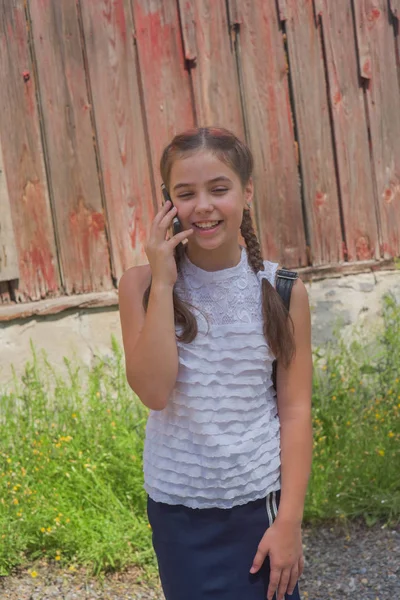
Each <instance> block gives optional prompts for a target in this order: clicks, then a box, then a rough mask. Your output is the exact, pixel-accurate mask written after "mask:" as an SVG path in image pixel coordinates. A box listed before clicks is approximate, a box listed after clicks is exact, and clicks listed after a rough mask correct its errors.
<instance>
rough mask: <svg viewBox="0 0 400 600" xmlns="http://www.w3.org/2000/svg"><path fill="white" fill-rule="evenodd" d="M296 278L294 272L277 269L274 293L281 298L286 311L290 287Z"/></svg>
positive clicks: (296, 275)
mask: <svg viewBox="0 0 400 600" xmlns="http://www.w3.org/2000/svg"><path fill="white" fill-rule="evenodd" d="M298 276H299V275H298V273H296V272H295V271H288V270H287V269H278V271H277V272H276V291H277V292H278V294H279V295H280V297H281V298H282V300H283V303H284V305H285V306H286V308H287V310H289V308H290V297H291V295H292V287H293V284H294V282H295V281H296V279H297V278H298Z"/></svg>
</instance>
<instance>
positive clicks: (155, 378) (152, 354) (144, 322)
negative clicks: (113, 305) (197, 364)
mask: <svg viewBox="0 0 400 600" xmlns="http://www.w3.org/2000/svg"><path fill="white" fill-rule="evenodd" d="M169 209H170V205H168V204H167V205H166V206H164V207H163V208H162V209H161V210H160V212H159V213H158V214H157V215H156V217H155V219H154V221H153V224H152V228H151V232H150V237H149V241H148V244H147V246H146V253H147V256H148V259H149V263H150V265H147V266H144V267H133V268H131V269H129V270H128V271H126V273H124V275H123V276H122V278H121V280H120V283H119V308H120V319H121V327H122V338H123V343H124V350H125V365H126V376H127V379H128V383H129V385H130V386H131V388H132V389H133V391H134V392H136V394H137V395H138V396H139V398H140V400H141V401H142V402H143V404H145V405H146V406H148V407H149V408H151V409H152V410H162V409H163V408H165V407H166V405H167V403H168V399H169V397H170V395H171V392H172V389H173V387H174V385H175V382H176V377H177V374H178V350H177V345H176V335H175V325H174V308H173V300H172V293H173V288H174V284H175V281H176V277H177V271H176V264H175V259H174V248H175V247H176V246H177V244H178V243H179V242H180V241H182V240H183V239H184V238H186V237H188V236H189V235H190V234H191V233H192V230H189V231H183V232H182V233H179V234H177V235H175V236H174V237H172V238H171V239H169V240H167V239H166V233H167V229H168V227H169V226H170V224H171V221H172V219H173V217H174V216H175V209H172V210H171V211H169ZM168 211H169V212H168ZM150 280H151V281H152V285H151V292H150V297H149V303H148V307H147V312H146V313H145V311H144V308H143V293H144V291H145V290H146V288H147V286H148V285H149V283H150Z"/></svg>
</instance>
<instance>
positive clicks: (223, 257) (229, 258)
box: [186, 242, 242, 271]
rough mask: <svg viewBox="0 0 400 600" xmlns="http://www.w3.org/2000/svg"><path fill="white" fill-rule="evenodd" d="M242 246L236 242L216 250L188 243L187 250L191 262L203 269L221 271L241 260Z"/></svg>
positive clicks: (234, 265)
mask: <svg viewBox="0 0 400 600" xmlns="http://www.w3.org/2000/svg"><path fill="white" fill-rule="evenodd" d="M241 251H242V250H241V247H240V246H239V245H238V244H237V243H236V244H232V245H231V247H229V248H227V247H220V248H217V249H216V250H204V249H203V248H199V247H198V246H195V247H193V246H191V245H190V242H189V244H188V249H187V251H186V253H187V256H188V258H189V260H190V262H191V263H193V264H194V265H196V267H199V269H203V270H204V271H221V270H222V269H230V268H231V267H236V265H237V264H239V262H240V257H241Z"/></svg>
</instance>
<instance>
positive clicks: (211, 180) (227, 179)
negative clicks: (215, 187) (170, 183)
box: [174, 175, 232, 191]
mask: <svg viewBox="0 0 400 600" xmlns="http://www.w3.org/2000/svg"><path fill="white" fill-rule="evenodd" d="M217 181H229V183H232V182H231V180H230V179H229V177H226V176H225V175H220V176H219V177H214V179H210V180H209V181H207V183H216V182H217ZM190 185H194V183H177V184H176V185H174V191H176V190H178V189H179V188H183V187H188V186H190Z"/></svg>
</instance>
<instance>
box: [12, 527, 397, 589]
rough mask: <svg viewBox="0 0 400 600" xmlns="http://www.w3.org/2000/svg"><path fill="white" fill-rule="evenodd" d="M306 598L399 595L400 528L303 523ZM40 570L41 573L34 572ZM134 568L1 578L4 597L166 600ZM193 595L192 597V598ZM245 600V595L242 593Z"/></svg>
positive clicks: (48, 568) (39, 566) (46, 568)
mask: <svg viewBox="0 0 400 600" xmlns="http://www.w3.org/2000/svg"><path fill="white" fill-rule="evenodd" d="M303 544H304V556H305V569H304V574H303V576H302V577H301V579H300V591H301V595H302V600H343V599H347V598H352V599H354V600H355V599H356V600H400V528H399V527H396V528H385V527H382V526H380V525H375V526H374V527H372V528H366V526H365V525H363V524H361V523H352V524H349V525H348V526H346V527H344V526H342V527H338V526H335V527H332V528H330V527H327V526H324V527H320V528H309V527H306V526H304V527H303ZM33 570H35V571H36V572H37V573H38V575H37V577H35V578H33V577H32V576H31V574H30V572H31V571H33ZM138 578H139V573H138V572H137V570H135V569H129V570H127V571H126V572H124V573H117V574H113V575H112V576H107V577H106V578H105V579H104V581H103V582H100V581H99V580H96V579H92V578H90V577H88V576H87V574H86V572H85V571H84V570H78V571H76V572H71V571H68V570H65V569H64V570H63V569H60V568H59V567H58V565H56V564H53V565H48V564H44V563H36V564H35V565H30V567H29V569H28V568H27V569H24V570H22V571H20V572H18V573H15V575H13V576H10V577H3V578H1V579H0V599H1V600H162V598H163V596H162V593H161V591H160V588H159V586H157V584H155V585H153V586H149V585H146V584H138ZM188 600H190V599H189V598H188ZM243 600H245V599H243Z"/></svg>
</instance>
